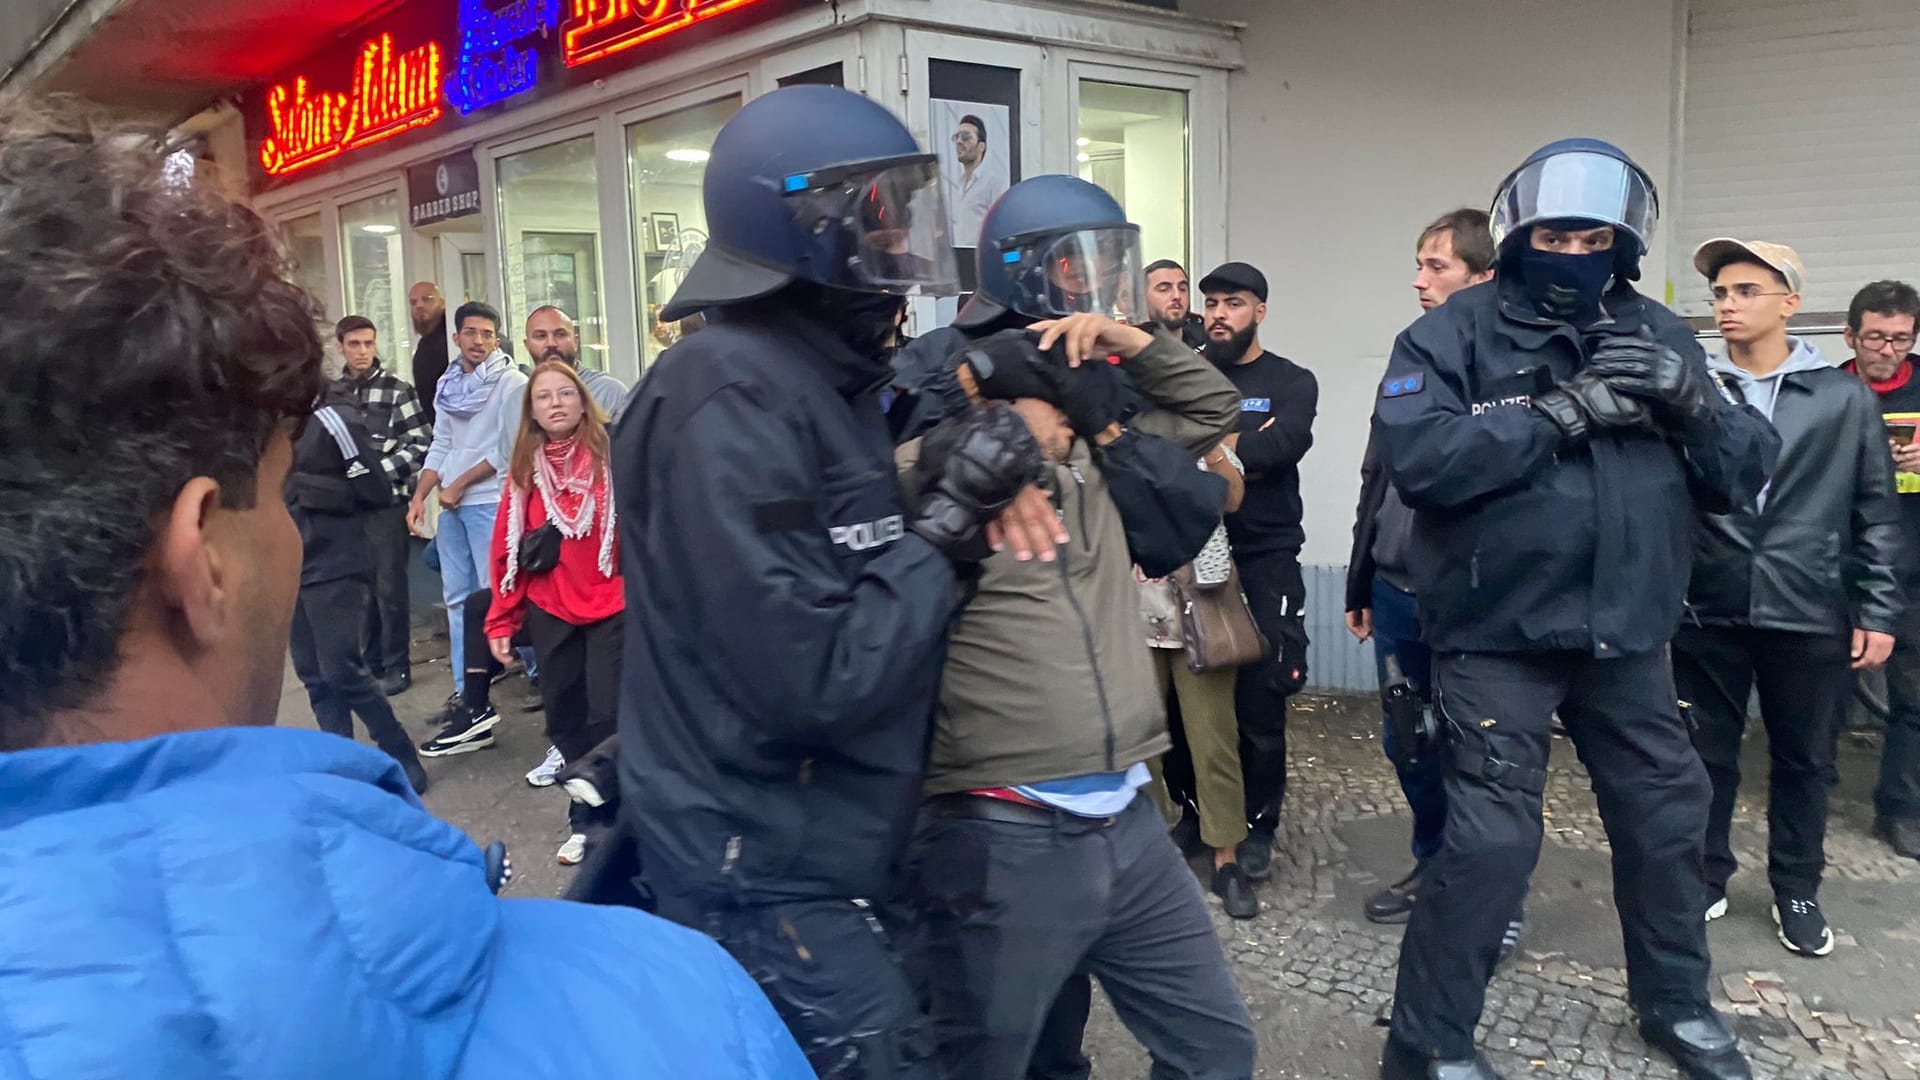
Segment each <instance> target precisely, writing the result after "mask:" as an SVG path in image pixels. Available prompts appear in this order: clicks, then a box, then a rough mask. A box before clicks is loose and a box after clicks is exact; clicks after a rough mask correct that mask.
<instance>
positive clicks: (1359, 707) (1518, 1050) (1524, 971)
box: [282, 638, 1920, 1080]
mask: <svg viewBox="0 0 1920 1080" xmlns="http://www.w3.org/2000/svg"><path fill="white" fill-rule="evenodd" d="M434 644H435V643H433V642H432V641H431V640H430V639H423V640H422V641H421V642H420V645H419V647H417V648H416V656H419V655H422V654H423V653H426V652H429V651H431V650H432V649H433V647H434ZM438 647H439V649H441V650H444V648H445V644H444V638H442V639H441V640H440V642H438ZM415 675H416V680H417V684H416V687H415V688H414V689H413V690H412V691H410V692H409V693H407V694H406V695H403V696H402V697H401V698H399V699H396V705H397V706H398V707H399V711H400V714H401V717H402V719H403V721H405V722H406V723H407V724H408V726H409V728H410V729H411V730H412V731H414V732H415V733H416V734H417V735H419V736H420V737H422V738H424V737H425V736H426V735H427V734H429V733H430V732H431V730H432V728H431V726H430V722H429V721H430V717H431V715H432V714H433V713H434V712H436V711H437V710H438V707H439V705H440V702H441V700H442V699H443V698H444V697H445V695H446V692H447V689H448V686H447V675H446V668H445V666H444V663H421V664H419V666H417V667H416V669H415ZM524 697H525V691H524V684H523V683H522V682H521V681H520V680H518V679H511V680H508V681H506V682H503V683H502V684H501V685H500V687H499V689H498V691H497V693H496V697H495V700H496V702H497V703H498V704H499V705H500V706H501V710H502V714H503V715H504V716H506V717H507V718H508V719H507V721H506V722H505V723H503V724H502V725H501V726H500V727H499V728H498V729H497V739H498V747H497V748H496V749H494V750H490V751H485V752H482V753H476V754H468V755H463V756H460V757H455V758H446V759H440V760H437V761H432V762H429V763H428V768H429V770H430V771H431V772H432V774H433V777H434V781H435V783H434V789H433V791H432V792H431V793H430V794H429V796H428V798H427V803H428V805H429V807H430V808H432V809H433V811H434V812H435V813H437V814H439V815H441V816H442V817H444V818H445V819H447V820H448V821H451V822H453V823H454V824H456V825H458V826H460V827H461V828H463V829H465V830H466V831H467V832H468V833H469V834H470V835H472V836H473V837H475V838H476V839H478V840H480V841H482V842H485V841H488V840H492V839H505V840H507V842H508V844H509V846H510V847H511V848H512V850H513V851H514V853H515V865H516V868H517V874H518V877H517V879H516V881H515V883H514V885H513V891H514V892H515V893H517V894H518V895H523V896H550V895H554V894H555V893H557V892H558V891H559V890H560V889H562V888H563V887H564V883H565V875H566V874H567V873H568V871H566V870H564V868H561V867H558V866H556V865H555V864H554V862H553V861H552V854H551V853H552V851H553V849H554V847H556V846H557V845H558V844H559V843H560V841H561V840H563V839H564V838H565V831H566V830H565V827H564V821H565V817H564V796H562V795H561V794H559V793H558V792H557V791H556V790H554V789H546V790H535V789H533V788H530V787H528V786H527V784H526V783H525V782H524V781H523V780H522V779H521V774H522V773H523V772H524V771H525V770H526V769H527V768H529V767H530V766H532V765H533V764H534V763H536V762H537V761H538V760H539V759H540V756H541V754H542V753H543V752H544V750H545V748H546V740H545V738H544V736H543V735H542V725H541V720H540V717H539V716H538V715H537V714H533V715H525V714H522V712H521V710H520V708H519V703H520V702H521V701H522V700H523V699H524ZM1376 707H1377V706H1376V705H1375V704H1374V703H1373V702H1371V701H1370V700H1368V699H1365V698H1319V697H1306V698H1301V699H1297V700H1296V702H1295V704H1294V715H1293V720H1292V723H1293V733H1292V737H1291V738H1290V740H1289V742H1290V743H1291V747H1292V753H1293V755H1294V756H1293V758H1292V762H1291V773H1292V781H1291V792H1290V794H1289V801H1288V812H1287V821H1286V828H1285V832H1284V834H1283V840H1284V843H1283V850H1282V854H1281V856H1280V858H1279V859H1278V860H1277V862H1276V867H1275V873H1274V877H1273V879H1272V880H1271V881H1269V882H1267V883H1266V884H1265V885H1264V886H1262V899H1263V905H1264V909H1263V911H1262V912H1261V915H1260V917H1259V918H1258V919H1255V920H1253V921H1251V922H1246V923H1234V922H1233V921H1232V920H1229V919H1227V918H1226V917H1225V916H1224V915H1222V914H1220V913H1219V910H1218V907H1217V905H1216V907H1215V918H1216V922H1217V924H1218V926H1219V929H1220V934H1221V940H1222V943H1223V944H1224V946H1225V948H1226V951H1227V953H1228V956H1229V957H1230V959H1231V962H1232V964H1233V966H1234V972H1235V976H1236V978H1237V979H1238V981H1239V983H1240V985H1241V987H1242V990H1243V991H1244V993H1245V995H1246V999H1247V1003H1248V1007H1249V1009H1250V1011H1251V1012H1252V1014H1253V1016H1254V1019H1255V1024H1256V1027H1257V1029H1258V1031H1259V1038H1260V1065H1259V1070H1258V1075H1260V1076H1261V1077H1266V1078H1277V1077H1301V1078H1307V1077H1313V1078H1320V1077H1340V1078H1361V1077H1372V1076H1374V1075H1375V1070H1376V1068H1377V1064H1378V1061H1379V1054H1380V1044H1381V1040H1382V1038H1383V1029H1382V1027H1381V1024H1380V1020H1381V1017H1383V1016H1384V1015H1385V1013H1386V1011H1387V1010H1388V1008H1389V1007H1390V1002H1391V996H1392V991H1393V982H1394V973H1395V965H1396V962H1397V958H1398V951H1399V937H1400V928H1399V927H1381V926H1374V925H1371V924H1369V923H1367V922H1366V921H1365V920H1364V919H1362V918H1361V917H1360V904H1361V901H1362V900H1363V899H1364V898H1365V897H1366V895H1367V894H1368V893H1370V892H1372V891H1373V890H1374V889H1377V888H1379V887H1380V886H1381V885H1382V884H1384V883H1386V882H1389V881H1392V880H1395V879H1396V878H1398V877H1399V876H1400V875H1401V874H1402V873H1404V872H1405V870H1406V868H1407V865H1408V864H1409V862H1410V857H1409V855H1408V854H1407V848H1406V844H1407V835H1408V827H1409V819H1408V818H1407V815H1406V812H1405V809H1404V806H1403V804H1402V800H1401V797H1400V793H1399V789H1398V786H1397V784H1396V782H1395V780H1394V776H1393V772H1392V770H1391V768H1390V767H1389V766H1388V765H1387V764H1386V762H1385V760H1384V758H1383V757H1382V756H1381V753H1380V747H1379V743H1378V741H1377V738H1376V735H1377V719H1376V715H1375V713H1374V709H1375V708H1376ZM282 722H283V723H299V724H307V725H310V724H311V719H310V717H309V715H308V713H307V709H306V702H305V697H304V695H303V694H302V693H301V691H300V688H299V686H298V684H297V683H295V682H293V681H292V678H291V673H289V677H288V683H287V693H286V694H285V696H284V698H283V707H282ZM1754 726H1755V727H1756V728H1757V727H1758V726H1759V725H1754ZM1554 748H1555V758H1554V765H1553V775H1552V779H1551V781H1550V783H1549V786H1548V790H1547V799H1546V802H1547V815H1548V821H1547V842H1546V844H1545V849H1544V852H1543V856H1542V859H1541V863H1540V867H1539V869H1538V871H1537V872H1536V874H1535V876H1534V883H1533V891H1532V894H1531V896H1530V897H1529V900H1528V908H1527V918H1528V927H1527V934H1526V937H1525V939H1524V941H1523V944H1522V948H1521V954H1520V957H1519V958H1518V959H1517V960H1516V962H1515V963H1513V964H1512V965H1511V966H1510V967H1509V968H1508V969H1507V970H1506V971H1504V972H1503V973H1502V974H1500V975H1499V976H1498V977H1496V979H1495V980H1494V982H1493V985H1492V987H1491V988H1490V992H1489V995H1488V999H1487V1009H1486V1016H1485V1023H1484V1025H1483V1027H1482V1029H1481V1041H1482V1044H1483V1045H1484V1046H1485V1047H1486V1048H1487V1049H1488V1051H1489V1053H1490V1054H1491V1056H1492V1057H1493V1058H1494V1060H1495V1063H1496V1064H1497V1065H1498V1066H1499V1067H1500V1068H1501V1069H1502V1071H1503V1072H1505V1073H1506V1075H1508V1076H1509V1077H1512V1078H1516V1080H1517V1078H1521V1077H1573V1078H1576V1080H1599V1078H1616V1077H1672V1076H1676V1075H1677V1073H1676V1072H1675V1070H1674V1069H1673V1068H1672V1066H1671V1065H1669V1064H1668V1063H1667V1062H1666V1059H1665V1058H1663V1057H1660V1056H1658V1055H1657V1054H1655V1055H1654V1056H1652V1057H1651V1058H1650V1057H1649V1052H1648V1050H1647V1049H1646V1047H1645V1045H1644V1043H1642V1041H1641V1039H1640V1037H1639V1035H1638V1034H1637V1033H1636V1032H1635V1030H1634V1027H1633V1022H1632V1018H1631V1015H1630V1013H1629V1010H1628V1006H1627V1001H1626V984H1625V973H1624V970H1623V961H1622V959H1621V954H1620V941H1619V930H1618V923H1617V922H1616V921H1615V920H1616V916H1615V913H1614V910H1613V907H1612V903H1611V899H1610V896H1611V879H1610V877H1609V870H1608V862H1607V857H1606V841H1605V835H1604V833H1603V831H1602V830H1601V828H1600V823H1599V818H1598V815H1597V812H1596V811H1595V809H1594V803H1593V798H1592V795H1591V794H1590V793H1589V791H1588V788H1587V781H1586V777H1585V774H1584V772H1583V770H1582V769H1581V768H1580V766H1579V764H1578V762H1577V761H1576V760H1575V757H1574V755H1573V754H1572V753H1571V749H1572V748H1571V747H1570V746H1569V745H1568V743H1567V742H1566V741H1565V740H1564V739H1556V740H1555V743H1554ZM1877 763H1878V749H1877V745H1875V744H1874V743H1873V742H1872V741H1871V740H1870V739H1869V738H1867V737H1863V736H1853V735H1850V736H1848V737H1847V738H1846V740H1845V745H1844V746H1843V751H1842V757H1841V769H1842V776H1843V781H1842V785H1841V787H1840V789H1839V791H1838V792H1837V793H1836V800H1835V804H1834V813H1833V823H1832V828H1831V835H1830V837H1829V843H1828V855H1829V859H1830V860H1831V862H1832V866H1831V868H1830V870H1829V875H1828V883H1827V886H1826V888H1825V889H1824V890H1823V893H1822V904H1823V906H1824V907H1825V908H1826V910H1827V912H1828V914H1829V918H1830V919H1831V920H1832V922H1833V925H1834V927H1835V934H1836V937H1837V939H1838V942H1839V944H1838V947H1837V948H1836V949H1835V951H1834V953H1833V955H1831V956H1829V957H1826V958H1823V959H1819V960H1809V959H1802V958H1799V957H1795V956H1792V955H1790V954H1788V953H1787V952H1786V951H1785V950H1784V949H1782V948H1781V947H1780V945H1779V944H1778V942H1777V941H1776V940H1775V937H1774V930H1773V925H1772V921H1771V917H1770V915H1769V914H1768V904H1769V902H1770V896H1769V895H1768V892H1767V889H1766V883H1765V873H1764V862H1765V854H1764V853H1765V825H1764V809H1765V790H1764V783H1763V782H1762V781H1763V780H1764V777H1765V775H1766V767H1765V750H1764V746H1763V745H1762V744H1760V743H1759V742H1758V741H1757V740H1750V741H1749V745H1748V747H1747V767H1746V769H1745V771H1746V775H1747V776H1748V777H1749V781H1748V787H1746V788H1744V789H1743V799H1742V804H1741V810H1740V816H1739V819H1738V822H1737V824H1736V829H1735V834H1734V840H1735V849H1736V851H1737V853H1738V854H1739V856H1740V859H1741V863H1742V866H1743V867H1744V868H1747V869H1745V870H1743V872H1742V873H1741V874H1740V875H1739V876H1738V877H1736V878H1735V879H1734V883H1733V889H1732V893H1731V900H1732V903H1733V911H1732V913H1731V914H1730V915H1729V916H1728V917H1727V918H1725V919H1722V920H1719V921H1718V922H1716V923H1715V924H1714V926H1713V930H1712V934H1711V937H1712V943H1713V950H1714V961H1715V974H1716V987H1715V996H1716V998H1717V999H1718V1001H1719V1004H1720V1005H1721V1006H1722V1007H1723V1008H1726V1009H1728V1010H1729V1011H1731V1012H1733V1013H1735V1014H1737V1017H1738V1021H1739V1026H1740V1030H1741V1034H1742V1037H1743V1040H1744V1042H1745V1044H1746V1046H1747V1049H1748V1052H1749V1054H1750V1055H1751V1057H1752V1059H1753V1063H1754V1066H1755V1073H1756V1075H1757V1076H1760V1077H1780V1078H1793V1080H1803V1078H1808V1080H1811V1078H1829V1077H1835V1078H1837V1077H1852V1078H1870V1080H1883V1078H1884V1080H1892V1078H1895V1077H1920V862H1913V861H1910V860H1901V859H1897V858H1895V857H1894V856H1893V855H1892V854H1891V852H1890V851H1888V850H1887V849H1886V848H1885V846H1884V845H1881V844H1880V843H1879V842H1878V841H1876V840H1874V839H1873V838H1872V837H1871V836H1870V835H1869V833H1868V831H1867V830H1868V828H1869V827H1870V825H1871V810H1870V809H1869V808H1868V807H1867V805H1866V793H1867V790H1868V789H1869V788H1870V786H1871V783H1872V775H1873V769H1874V768H1875V767H1876V765H1877ZM1088 1049H1089V1052H1090V1053H1091V1055H1092V1056H1093V1057H1094V1059H1095V1064H1096V1076H1098V1077H1101V1078H1121V1077H1140V1076H1144V1075H1145V1074H1146V1071H1147V1062H1146V1059H1145V1056H1144V1055H1143V1054H1142V1053H1141V1051H1140V1050H1139V1048H1138V1046H1137V1045H1136V1044H1135V1043H1134V1041H1133V1039H1132V1038H1131V1036H1129V1035H1128V1034H1127V1033H1126V1031H1125V1030H1124V1029H1123V1028H1122V1027H1121V1026H1120V1025H1119V1023H1118V1021H1117V1020H1116V1019H1115V1018H1114V1017H1113V1015H1112V1013H1111V1012H1110V1011H1109V1010H1107V1009H1105V1007H1104V1006H1102V1008H1100V1009H1099V1010H1098V1011H1097V1012H1096V1016H1095V1020H1094V1024H1093V1026H1092V1028H1091V1029H1090V1031H1089V1033H1088Z"/></svg>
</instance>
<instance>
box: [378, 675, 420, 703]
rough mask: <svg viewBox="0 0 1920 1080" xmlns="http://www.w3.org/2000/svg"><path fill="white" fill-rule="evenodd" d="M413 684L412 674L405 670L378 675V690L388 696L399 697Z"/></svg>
mask: <svg viewBox="0 0 1920 1080" xmlns="http://www.w3.org/2000/svg"><path fill="white" fill-rule="evenodd" d="M412 685H413V675H412V674H411V673H409V672H405V671H396V672H394V673H393V674H391V675H384V676H381V677H380V692H381V693H383V694H385V695H387V696H388V697H399V696H400V695H401V694H404V693H406V692H407V688H408V687H410V686H412Z"/></svg>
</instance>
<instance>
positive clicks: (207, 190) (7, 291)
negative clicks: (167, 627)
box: [0, 98, 322, 750]
mask: <svg viewBox="0 0 1920 1080" xmlns="http://www.w3.org/2000/svg"><path fill="white" fill-rule="evenodd" d="M165 160H166V159H165V156H164V153H163V144H162V143H161V142H160V141H159V139H158V138H157V136H156V134H155V133H152V132H148V131H142V130H138V129H132V128H129V127H126V126H123V125H121V124H118V123H115V122H112V121H111V120H108V119H107V118H105V117H103V116H101V115H100V114H98V113H96V112H93V111H92V110H89V109H86V108H84V107H82V106H79V105H78V104H75V103H73V102H69V101H64V100H54V101H31V100H27V99H23V98H13V99H9V100H5V101H0V385H3V386H4V387H5V388H6V389H5V392H4V393H0V476H3V477H4V479H0V597H4V601H0V750H9V749H16V748H19V747H23V746H32V745H36V744H37V743H38V742H39V741H40V740H41V739H42V738H43V737H44V729H45V724H46V719H47V717H49V716H50V715H52V714H53V713H56V712H59V711H62V710H67V709H72V708H76V707H78V706H81V705H84V704H86V703H87V702H88V701H89V700H90V699H91V698H92V697H93V696H94V694H95V693H96V692H97V691H98V690H99V689H100V688H101V687H103V686H104V685H105V683H106V682H107V681H108V679H109V678H110V676H111V675H112V674H113V671H114V668H115V667H116V665H117V662H118V658H119V651H120V639H121V636H122V634H123V633H124V631H125V627H126V620H127V613H128V609H129V606H130V601H131V599H132V597H133V595H134V592H135V590H136V589H137V588H138V586H139V584H140V581H141V577H142V574H143V572H144V569H145V566H146V563H147V552H148V549H149V548H150V547H151V546H152V544H153V541H154V537H155V530H156V525H157V523H158V522H159V521H160V520H162V517H163V515H164V514H165V513H166V512H167V509H168V507H169V506H170V505H171V504H172V502H173V500H174V499H175V498H176V497H177V496H178V494H179V492H180V489H181V488H182V487H183V486H184V485H185V484H186V483H187V482H188V481H189V480H191V479H192V478H194V477H196V476H205V477H209V478H211V479H213V480H214V481H215V482H217V483H218V484H219V486H220V497H221V500H222V502H223V503H224V504H225V505H227V506H229V507H234V508H246V507H251V506H253V505H254V500H255V499H256V498H261V497H265V498H279V497H280V493H279V492H259V491H256V490H255V488H256V487H257V486H258V485H257V483H256V473H257V471H258V469H259V463H260V458H261V455H262V454H263V453H264V452H265V450H266V447H267V445H268V442H269V440H270V439H271V438H272V436H273V433H274V431H275V429H276V428H278V427H282V426H285V425H289V424H290V423H297V422H298V421H299V420H300V419H301V418H303V417H304V416H305V415H306V414H307V413H308V412H309V411H310V410H311V409H312V407H313V402H314V400H315V398H316V397H317V396H318V394H319V392H320V389H321V386H322V375H321V368H320V361H321V344H320V339H319V333H318V329H317V324H318V318H319V314H320V313H319V310H318V308H317V307H316V306H315V304H314V301H313V298H312V297H311V296H310V295H308V294H307V293H306V292H305V291H304V290H303V289H301V288H300V287H299V286H297V285H295V284H293V283H292V280H291V277H290V269H291V266H290V263H289V261H288V259H287V257H286V254H285V252H284V250H283V248H282V246H281V245H280V243H279V241H278V239H277V237H276V234H275V233H274V231H273V230H272V229H271V228H270V227H269V226H268V225H267V224H266V223H265V222H264V221H262V220H261V219H260V217H259V216H258V215H256V214H255V213H254V212H253V211H252V210H250V209H248V208H247V207H245V206H242V205H240V204H238V203H235V202H232V201H231V200H229V199H227V198H225V197H224V196H222V195H221V194H219V193H218V192H217V191H215V190H213V189H212V187H211V185H202V184H196V183H195V182H193V181H192V180H187V179H183V178H182V177H181V176H179V175H178V174H169V173H168V171H167V169H166V167H165Z"/></svg>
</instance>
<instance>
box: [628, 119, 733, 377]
mask: <svg viewBox="0 0 1920 1080" xmlns="http://www.w3.org/2000/svg"><path fill="white" fill-rule="evenodd" d="M739 108H740V99H738V98H724V99H722V100H720V101H714V102H709V103H707V104H705V105H697V106H695V107H693V108H690V109H683V110H681V111H679V112H676V113H671V114H668V115H666V116H661V117H657V118H655V119H652V120H644V121H641V122H640V123H637V124H632V125H629V126H628V128H627V183H628V187H629V190H630V192H631V195H632V199H633V250H634V259H635V262H636V263H637V265H636V266H635V267H634V277H635V280H636V284H637V285H638V287H639V293H640V295H639V308H640V333H641V341H642V342H643V348H642V355H643V357H644V360H643V363H644V364H651V363H652V362H653V359H654V357H656V356H658V355H660V353H661V352H662V351H663V350H665V349H666V347H667V346H669V345H671V344H673V343H674V342H675V341H678V340H679V339H680V337H681V335H682V334H685V333H688V332H690V331H691V330H692V329H693V326H694V325H697V324H695V323H693V320H690V319H689V320H682V321H680V322H677V323H662V322H661V321H660V320H659V318H658V315H659V311H660V307H661V305H663V304H665V303H666V302H667V301H668V300H670V299H672V298H673V291H674V290H675V289H677V288H679V286H680V280H681V278H683V277H684V276H685V275H686V272H687V268H688V267H690V266H692V265H693V260H694V259H696V258H698V257H699V255H700V252H701V250H702V249H704V248H705V247H706V246H707V214H706V209H705V206H704V204H703V203H702V201H701V182H702V180H703V179H704V178H705V176H706V173H707V151H708V148H710V147H711V146H712V145H713V139H714V136H716V135H718V134H719V132H720V127H721V125H722V124H725V123H726V122H727V119H728V118H729V117H731V116H732V115H733V114H734V113H735V112H737V111H738V110H739ZM690 324H692V325H690Z"/></svg>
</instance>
